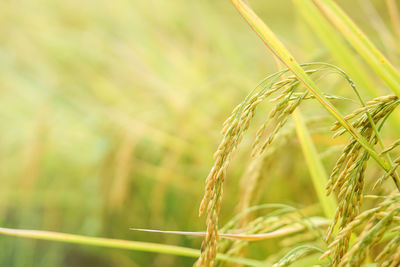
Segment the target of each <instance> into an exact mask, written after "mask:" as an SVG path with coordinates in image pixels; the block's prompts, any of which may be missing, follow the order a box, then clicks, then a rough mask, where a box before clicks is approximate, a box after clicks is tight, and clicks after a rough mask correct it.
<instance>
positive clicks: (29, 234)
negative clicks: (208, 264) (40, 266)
mask: <svg viewBox="0 0 400 267" xmlns="http://www.w3.org/2000/svg"><path fill="white" fill-rule="evenodd" d="M0 235H8V236H18V237H24V238H31V239H40V240H49V241H58V242H66V243H73V244H82V245H90V246H99V247H108V248H119V249H128V250H137V251H147V252H156V253H163V254H171V255H177V256H183V257H192V258H197V257H199V256H200V251H198V250H196V249H192V248H185V247H178V246H172V245H164V244H156V243H149V242H138V241H128V240H120V239H110V238H102V237H88V236H81V235H73V234H65V233H58V232H49V231H39V230H20V229H10V228H0ZM217 259H218V260H222V261H226V262H232V263H238V264H244V265H246V266H257V267H269V266H270V265H269V264H266V263H263V262H259V261H256V260H251V259H245V258H236V257H230V256H227V255H225V254H220V253H219V254H218V255H217Z"/></svg>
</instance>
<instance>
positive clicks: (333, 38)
mask: <svg viewBox="0 0 400 267" xmlns="http://www.w3.org/2000/svg"><path fill="white" fill-rule="evenodd" d="M293 3H294V4H295V6H296V10H297V11H299V13H300V15H301V16H302V17H303V18H304V20H305V21H306V22H307V24H308V25H309V26H310V27H311V28H312V30H313V32H314V33H315V34H316V35H317V36H318V37H319V38H320V40H321V41H322V43H323V44H324V46H325V47H326V48H327V49H328V50H329V52H330V54H331V55H332V57H333V59H334V60H335V61H336V62H337V63H338V64H339V65H340V67H341V68H343V70H344V71H346V72H347V73H348V74H349V75H350V76H351V77H352V79H353V80H354V82H355V83H356V84H358V85H359V86H360V87H361V88H363V89H365V90H366V91H367V92H368V94H369V96H371V97H377V96H379V95H380V93H381V92H380V91H379V89H378V88H379V87H378V86H376V85H375V82H374V81H373V80H372V79H371V77H370V76H369V75H368V73H367V71H366V69H365V67H364V66H363V65H362V64H361V63H360V62H359V61H358V60H357V59H356V58H355V56H354V53H353V51H352V50H351V48H350V47H349V46H348V44H346V43H345V40H343V38H341V36H340V35H339V34H338V33H337V31H336V30H335V29H334V28H333V27H332V25H331V24H330V23H329V21H328V20H327V19H326V18H325V17H324V16H323V15H322V14H321V12H320V11H319V10H318V8H316V7H315V5H314V4H313V3H312V2H311V1H309V0H293Z"/></svg>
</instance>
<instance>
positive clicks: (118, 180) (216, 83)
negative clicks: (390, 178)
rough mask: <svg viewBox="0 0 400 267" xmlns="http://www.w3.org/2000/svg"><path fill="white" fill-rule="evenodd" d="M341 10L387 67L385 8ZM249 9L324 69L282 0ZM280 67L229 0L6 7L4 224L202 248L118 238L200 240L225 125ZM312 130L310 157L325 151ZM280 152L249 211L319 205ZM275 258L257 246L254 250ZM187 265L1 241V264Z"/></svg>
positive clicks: (0, 221)
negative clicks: (257, 206)
mask: <svg viewBox="0 0 400 267" xmlns="http://www.w3.org/2000/svg"><path fill="white" fill-rule="evenodd" d="M337 2H338V3H339V4H340V5H341V6H342V7H343V8H344V9H345V10H346V11H347V12H348V14H350V15H351V17H352V18H353V19H354V20H355V21H356V22H357V23H358V25H360V27H361V28H362V29H364V30H365V31H366V33H367V34H368V36H370V37H371V39H372V40H373V41H374V42H375V43H376V44H377V46H378V47H380V48H381V49H382V50H383V51H384V52H385V53H386V54H387V55H388V57H389V58H390V59H391V60H392V61H394V63H395V64H397V62H396V54H395V55H394V54H393V53H398V49H397V48H396V45H395V44H394V43H393V42H392V43H391V41H390V40H389V39H390V38H392V37H393V36H389V37H387V35H385V33H382V31H381V30H379V27H383V28H384V29H386V30H388V31H390V30H391V29H390V23H389V22H388V15H387V10H386V5H385V3H384V1H378V0H376V1H371V4H372V5H370V6H369V7H368V6H367V7H365V6H363V7H362V8H361V7H360V3H361V2H363V1H345V0H341V1H337ZM251 4H252V6H253V7H254V9H255V10H256V11H257V13H258V14H259V15H260V16H261V17H262V18H263V19H264V20H265V21H266V22H267V24H268V25H270V27H271V28H272V29H273V30H274V31H275V32H276V33H277V34H278V36H279V37H280V38H281V40H282V41H283V42H284V43H285V45H287V46H288V48H289V49H290V51H291V52H293V54H294V55H295V57H296V58H297V59H298V60H299V61H300V62H309V61H324V62H330V63H335V61H334V60H333V59H332V58H331V55H330V54H329V52H328V51H327V50H326V48H325V47H324V46H323V45H322V43H321V42H320V41H319V39H318V37H317V36H315V34H314V33H313V32H312V30H311V29H310V28H309V26H308V25H307V24H306V22H305V21H304V19H303V18H301V17H300V15H299V14H298V12H297V11H296V9H295V7H294V5H293V3H292V2H291V1H289V0H283V1H251ZM371 8H372V9H371ZM371 10H372V11H371ZM375 11H376V12H377V13H375V15H373V14H372V13H371V12H375ZM371 14H372V16H371ZM380 23H383V24H380ZM379 25H380V26H379ZM385 36H386V37H385ZM385 38H389V39H385ZM388 40H389V41H388ZM392 41H393V40H392ZM276 70H277V66H276V64H275V61H274V60H273V58H272V57H271V55H270V53H269V51H267V49H266V48H265V47H264V46H263V44H262V42H260V41H259V40H258V39H257V36H256V35H255V34H254V33H253V32H251V30H250V29H249V27H248V26H247V25H246V24H245V23H244V22H243V20H242V18H241V17H240V16H239V15H238V13H237V12H236V10H234V8H233V7H232V6H231V4H230V3H229V1H228V0H224V1H221V0H219V1H211V0H203V1H197V0H169V1H162V0H147V1H140V0H114V1H103V0H100V1H99V0H97V1H94V0H87V1H78V0H69V1H66V0H54V1H45V0H21V1H9V0H4V1H1V2H0V181H1V186H0V226H1V227H10V228H24V229H38V230H50V231H58V232H66V233H75V234H81V235H87V236H101V237H109V238H119V239H127V240H139V241H148V242H158V243H164V244H173V245H179V246H187V247H193V248H199V246H200V243H201V239H199V238H190V237H181V236H172V235H161V234H149V233H140V232H132V231H129V230H128V228H129V227H137V228H151V229H163V230H182V231H202V230H204V228H205V225H204V218H199V217H198V211H197V207H198V205H199V203H200V200H201V197H202V194H203V186H204V180H205V177H206V175H207V173H208V171H209V169H210V167H211V166H212V155H213V153H214V151H215V149H216V147H217V145H218V142H219V140H220V134H219V131H220V129H221V127H222V126H221V125H222V122H223V121H224V120H225V118H227V117H228V116H229V114H230V112H231V110H232V109H233V107H234V106H236V104H238V103H239V102H240V101H241V100H242V99H243V98H244V97H245V95H246V94H247V93H248V92H249V91H250V90H251V88H253V87H254V86H255V85H256V84H257V83H258V81H260V80H261V79H262V78H264V77H265V76H267V75H268V74H270V73H272V72H275V71H276ZM263 108H264V111H265V110H268V105H266V106H264V107H263ZM306 112H307V111H306ZM261 113H263V112H262V111H261ZM264 114H265V113H264ZM261 116H262V114H261ZM256 119H257V118H256ZM250 132H251V131H250ZM312 133H313V138H314V140H315V141H316V143H317V144H318V145H319V148H320V149H324V146H326V145H328V144H332V141H331V140H330V139H329V136H320V135H319V132H318V129H313V131H312ZM250 141H251V140H244V143H243V145H241V147H240V151H239V153H238V154H237V156H236V157H235V159H234V161H233V164H232V166H231V167H230V169H229V174H228V179H227V181H226V184H225V195H224V202H223V203H224V204H223V210H222V215H221V224H223V223H224V222H226V221H227V220H228V219H229V218H231V217H232V216H233V214H234V213H235V206H236V203H237V200H238V198H239V194H240V193H239V192H240V190H239V180H240V177H241V176H242V174H243V171H244V169H245V166H246V162H247V159H248V157H249V155H248V145H249V144H250ZM336 142H338V145H341V143H340V142H341V141H340V139H339V141H336ZM276 153H277V154H276V156H274V157H272V158H271V159H270V160H269V162H268V164H267V165H266V166H267V167H268V168H266V169H265V170H264V172H265V174H263V175H264V176H265V177H266V179H265V180H264V182H263V183H262V188H263V189H262V191H261V193H260V195H259V196H258V201H259V202H260V203H265V202H280V203H287V204H294V205H298V206H299V205H300V206H301V205H310V204H312V203H314V202H316V196H315V193H314V191H313V189H312V185H311V182H310V179H309V174H308V173H307V170H306V169H304V163H302V155H301V150H300V148H299V145H298V142H297V141H296V137H295V136H294V135H292V136H291V135H289V138H288V141H287V142H285V144H284V145H282V147H281V149H279V150H278V151H277V152H276ZM327 161H328V162H329V160H327ZM332 162H333V161H332ZM278 249H279V248H277V247H276V245H274V243H271V242H259V243H258V244H255V245H254V248H253V249H252V251H251V253H252V257H254V258H260V259H263V258H266V257H267V256H268V253H269V252H273V251H275V250H278ZM193 262H194V259H190V258H182V257H176V256H170V255H161V254H151V253H142V252H132V251H123V250H117V249H106V248H97V247H88V246H81V245H70V244H62V243H56V242H47V241H36V240H26V239H19V238H13V237H4V236H0V266H15V267H26V266H41V267H47V266H82V267H83V266H98V267H103V266H104V267H106V266H191V264H193Z"/></svg>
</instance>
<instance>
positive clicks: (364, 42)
mask: <svg viewBox="0 0 400 267" xmlns="http://www.w3.org/2000/svg"><path fill="white" fill-rule="evenodd" d="M313 1H314V3H315V5H316V6H317V7H318V8H319V9H320V10H321V11H322V12H323V13H324V14H325V16H326V17H327V18H328V19H329V20H330V21H331V23H332V24H333V25H335V27H336V28H337V29H338V30H339V31H340V32H341V33H342V34H343V36H344V37H345V38H346V39H347V40H348V41H349V43H350V44H351V45H352V46H353V47H354V49H355V50H356V51H357V52H358V53H359V54H360V55H361V56H362V57H363V58H364V60H365V61H366V62H367V63H368V64H369V65H370V66H371V68H372V69H373V70H374V71H375V73H376V74H377V75H379V76H380V77H381V78H382V80H383V81H384V82H385V83H386V84H387V85H388V86H389V87H390V89H391V90H392V91H393V92H394V93H395V94H396V95H397V96H400V73H399V72H398V71H397V70H396V69H395V68H394V66H393V65H392V64H391V63H390V62H389V60H387V59H386V57H385V56H384V55H383V54H382V53H381V52H380V51H379V50H378V49H377V48H376V47H375V45H374V44H373V43H372V42H371V41H370V40H369V39H368V37H367V36H366V35H365V34H364V33H363V32H362V31H361V30H360V29H359V28H358V27H357V25H356V24H355V23H354V22H353V21H352V20H351V19H350V18H349V17H348V16H347V15H346V13H344V12H343V10H342V9H341V8H340V7H339V6H338V5H337V4H336V3H335V2H334V1H332V0H313Z"/></svg>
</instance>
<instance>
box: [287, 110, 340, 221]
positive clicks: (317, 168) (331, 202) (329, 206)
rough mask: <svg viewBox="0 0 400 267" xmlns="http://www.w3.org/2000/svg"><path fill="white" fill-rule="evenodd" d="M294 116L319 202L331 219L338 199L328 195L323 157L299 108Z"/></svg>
mask: <svg viewBox="0 0 400 267" xmlns="http://www.w3.org/2000/svg"><path fill="white" fill-rule="evenodd" d="M293 118H294V121H295V124H296V132H297V136H298V138H299V141H300V145H301V148H302V151H303V154H304V158H305V159H306V163H307V167H308V170H309V171H310V174H311V179H312V182H313V185H314V189H315V191H316V192H317V196H318V199H319V202H320V203H321V205H322V209H323V211H324V213H325V215H326V216H327V218H329V219H333V217H334V216H335V210H336V206H337V203H336V200H335V198H334V196H333V195H329V196H327V195H326V193H325V186H326V184H327V183H328V175H327V174H326V172H325V169H324V166H323V165H322V162H321V159H320V157H319V156H318V153H317V150H316V149H315V146H314V144H313V141H312V139H311V136H310V134H309V132H308V129H307V126H306V124H305V123H304V119H303V117H302V115H301V113H300V111H299V110H298V109H296V110H295V111H294V113H293Z"/></svg>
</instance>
